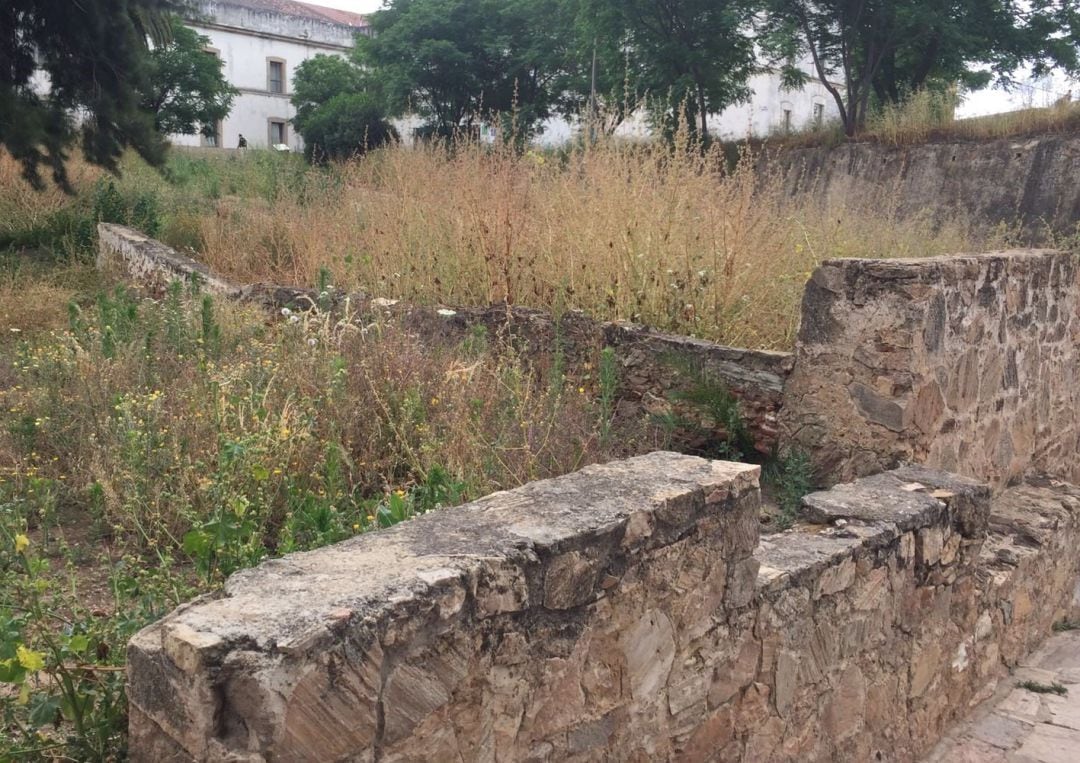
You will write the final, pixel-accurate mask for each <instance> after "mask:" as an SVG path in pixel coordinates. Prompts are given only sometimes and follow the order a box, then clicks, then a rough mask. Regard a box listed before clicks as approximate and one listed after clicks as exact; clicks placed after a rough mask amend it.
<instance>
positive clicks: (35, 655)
mask: <svg viewBox="0 0 1080 763" xmlns="http://www.w3.org/2000/svg"><path fill="white" fill-rule="evenodd" d="M15 656H16V658H17V659H18V660H19V664H20V665H22V666H23V668H24V669H25V670H27V671H29V672H31V673H33V672H35V671H37V670H41V669H42V668H43V667H45V655H44V654H43V653H42V652H35V651H33V650H30V649H27V648H26V646H24V645H23V644H19V645H18V646H17V647H15Z"/></svg>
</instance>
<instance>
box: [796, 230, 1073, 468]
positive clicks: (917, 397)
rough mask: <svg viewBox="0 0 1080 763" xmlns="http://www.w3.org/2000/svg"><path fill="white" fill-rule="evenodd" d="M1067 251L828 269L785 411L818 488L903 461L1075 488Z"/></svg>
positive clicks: (805, 323)
mask: <svg viewBox="0 0 1080 763" xmlns="http://www.w3.org/2000/svg"><path fill="white" fill-rule="evenodd" d="M1077 274H1078V269H1077V259H1076V257H1075V256H1073V255H1070V254H1065V253H1056V252H1049V251H1014V252H1000V253H996V254H985V255H973V256H953V257H936V258H929V259H922V260H831V261H827V262H825V263H824V264H822V265H821V267H820V268H818V269H817V271H816V272H815V273H814V275H813V277H812V278H811V280H810V283H809V284H808V285H807V288H806V292H805V295H804V298H803V313H802V325H801V328H800V332H799V339H798V344H797V347H796V352H795V365H794V370H793V371H792V374H791V376H790V377H789V378H788V381H787V385H786V387H785V391H784V404H783V409H782V411H781V420H782V431H783V434H782V436H783V438H784V440H785V442H786V443H787V444H789V445H794V446H797V447H800V448H802V449H803V450H805V451H806V452H807V453H809V454H810V455H811V456H812V458H813V460H814V463H815V464H816V466H817V467H818V469H819V472H820V474H821V475H822V476H823V477H824V478H826V479H827V480H831V481H836V480H846V479H850V478H852V477H854V476H858V475H864V474H871V473H874V472H876V471H880V470H882V469H887V468H890V467H892V466H895V465H897V464H899V463H903V462H914V463H921V464H926V465H929V466H934V467H937V468H941V469H944V470H947V471H953V472H957V473H959V474H965V475H968V476H972V477H976V478H979V479H985V480H987V481H989V482H990V483H991V484H993V485H994V486H995V487H1001V486H1004V485H1006V484H1009V483H1010V482H1012V481H1014V480H1016V479H1018V478H1019V477H1021V476H1022V475H1024V474H1027V473H1029V472H1033V471H1034V472H1044V473H1047V474H1051V475H1055V476H1060V477H1063V478H1065V479H1067V480H1069V481H1080V458H1077V453H1080V284H1078V282H1077Z"/></svg>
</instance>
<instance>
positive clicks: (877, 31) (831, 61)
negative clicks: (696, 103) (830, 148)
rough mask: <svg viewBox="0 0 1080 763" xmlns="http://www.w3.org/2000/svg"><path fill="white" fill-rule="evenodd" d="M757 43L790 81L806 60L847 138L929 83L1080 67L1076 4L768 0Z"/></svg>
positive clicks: (969, 82) (797, 79) (1079, 8)
mask: <svg viewBox="0 0 1080 763" xmlns="http://www.w3.org/2000/svg"><path fill="white" fill-rule="evenodd" d="M763 19H764V27H763V29H764V34H763V37H762V41H763V43H764V45H765V47H766V48H767V49H769V50H771V51H772V53H773V56H774V58H775V59H776V60H778V61H782V62H784V64H785V74H786V75H787V79H788V81H789V83H790V84H792V85H798V84H800V83H801V82H803V81H805V79H806V75H805V73H803V72H801V71H800V70H799V69H798V68H797V67H796V64H797V63H798V62H799V61H800V60H801V59H803V58H805V57H809V58H810V60H811V61H812V62H813V67H814V71H815V72H816V74H817V76H818V77H819V78H820V79H821V80H822V82H823V83H824V86H825V88H826V89H827V90H828V91H829V93H830V94H831V95H832V97H833V99H834V100H835V101H836V105H837V108H838V109H839V111H840V118H841V121H842V122H843V125H844V131H845V133H846V134H847V135H849V136H851V135H854V134H855V133H856V132H857V131H858V130H859V129H860V128H861V127H862V126H863V125H864V124H865V121H866V117H867V114H868V113H869V110H870V109H871V107H872V106H873V104H874V101H873V100H872V98H871V97H872V96H873V98H875V99H876V100H877V102H878V103H889V102H892V103H896V102H899V101H900V100H901V99H902V98H904V97H905V96H906V95H908V94H910V93H913V92H915V91H917V90H918V89H920V88H922V87H924V86H926V85H927V84H928V83H930V82H932V81H935V80H936V81H943V82H960V83H962V84H965V85H966V86H968V87H979V86H983V85H986V84H987V83H989V82H990V81H991V80H993V79H995V78H997V79H998V80H999V81H1002V82H1004V83H1006V84H1008V83H1009V82H1010V81H1011V80H1010V78H1011V76H1012V74H1013V73H1014V72H1015V71H1017V70H1018V69H1019V68H1021V67H1022V66H1030V67H1032V68H1033V69H1034V71H1035V72H1036V73H1037V74H1039V73H1045V71H1047V70H1049V69H1051V68H1058V67H1060V68H1064V69H1065V70H1067V71H1070V72H1075V71H1077V70H1078V68H1080V58H1078V44H1080V3H1077V1H1076V0H1059V1H1058V2H1049V1H1048V0H1036V1H1033V2H1032V1H1028V0H770V2H769V5H768V8H767V9H766V12H765V13H764V15H763Z"/></svg>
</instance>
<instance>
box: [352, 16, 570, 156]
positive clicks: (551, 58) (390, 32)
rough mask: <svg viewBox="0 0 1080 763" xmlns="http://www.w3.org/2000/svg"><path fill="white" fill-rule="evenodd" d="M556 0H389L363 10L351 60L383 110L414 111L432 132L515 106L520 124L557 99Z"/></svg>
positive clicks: (465, 125)
mask: <svg viewBox="0 0 1080 763" xmlns="http://www.w3.org/2000/svg"><path fill="white" fill-rule="evenodd" d="M558 11H559V2H558V0H390V1H389V2H388V4H387V5H386V6H385V7H384V8H383V9H382V10H379V11H376V12H375V13H374V14H372V16H371V28H372V31H373V35H372V36H371V37H369V38H361V39H360V40H359V41H358V43H357V47H356V57H357V61H358V63H359V64H360V65H361V66H362V67H364V68H365V69H366V70H368V71H370V72H371V74H372V77H373V78H374V79H375V80H377V81H378V82H380V83H381V86H382V88H383V93H384V95H385V98H386V103H387V107H388V109H389V111H390V113H391V114H394V115H401V114H404V113H406V112H408V111H410V110H416V111H417V112H418V113H419V114H420V115H421V116H423V117H425V118H426V119H427V128H428V130H429V131H430V132H432V133H434V134H438V135H451V134H453V133H454V132H455V131H457V130H462V129H464V130H466V131H468V130H471V129H472V128H473V127H474V126H475V125H476V123H477V121H478V120H479V119H482V118H486V117H487V116H489V115H490V114H493V113H503V114H507V113H510V112H515V114H516V115H517V117H518V127H519V128H521V129H524V130H527V129H529V128H530V127H531V126H533V125H535V124H536V123H537V122H538V121H539V120H541V119H543V118H545V117H547V116H548V115H549V114H550V113H551V110H552V106H553V104H554V102H555V101H556V99H557V97H558V93H557V92H556V91H555V90H554V85H555V83H556V82H557V79H558V76H559V74H560V72H561V50H562V46H564V45H565V44H566V43H567V38H566V36H565V35H562V34H558V33H555V32H554V31H553V29H554V28H557V27H558V20H559V19H560V14H559V12H558Z"/></svg>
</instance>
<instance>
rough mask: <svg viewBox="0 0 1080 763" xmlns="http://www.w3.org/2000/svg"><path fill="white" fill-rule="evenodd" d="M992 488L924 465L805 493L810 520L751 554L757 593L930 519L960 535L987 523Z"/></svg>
mask: <svg viewBox="0 0 1080 763" xmlns="http://www.w3.org/2000/svg"><path fill="white" fill-rule="evenodd" d="M989 502H990V488H989V486H987V485H984V484H983V483H980V482H978V481H976V480H972V479H968V478H966V477H960V476H957V475H954V474H949V473H947V472H942V471H937V470H934V469H927V468H924V467H921V466H904V467H900V468H899V469H893V470H892V471H889V472H883V473H881V474H876V475H873V476H871V477H863V478H861V479H858V480H855V481H854V482H849V483H844V484H841V485H837V486H835V487H833V488H830V489H829V490H822V491H819V492H816V493H811V494H810V495H808V496H806V497H805V498H803V504H802V515H803V517H804V519H805V520H807V522H809V524H802V525H797V526H796V527H794V528H792V529H790V530H787V531H785V532H783V533H780V534H777V535H773V536H769V537H768V538H763V539H762V541H761V544H760V545H759V547H758V549H757V550H756V551H755V553H754V556H755V558H757V559H758V561H759V562H760V564H761V567H760V569H759V572H758V583H757V585H758V590H759V592H761V593H766V594H768V593H770V592H775V591H779V590H783V589H785V588H788V587H790V586H792V585H798V584H800V582H801V581H804V580H812V579H815V578H816V577H817V576H818V575H819V574H820V573H821V572H822V570H824V569H825V568H827V567H832V566H834V565H836V564H837V562H838V561H840V560H841V559H842V558H843V557H845V556H852V555H853V554H856V553H858V549H860V548H862V549H873V548H877V547H879V546H882V545H884V544H886V543H889V542H891V541H893V540H894V539H895V538H896V537H897V536H898V535H899V534H901V533H905V532H912V531H917V530H920V529H922V528H925V527H929V526H930V525H933V524H943V523H948V524H950V525H955V526H956V528H957V529H958V530H959V531H960V532H961V533H963V534H965V535H967V534H974V533H977V532H978V528H979V527H981V528H982V529H983V530H985V528H986V524H987V520H988V507H989V505H990V503H989Z"/></svg>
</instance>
